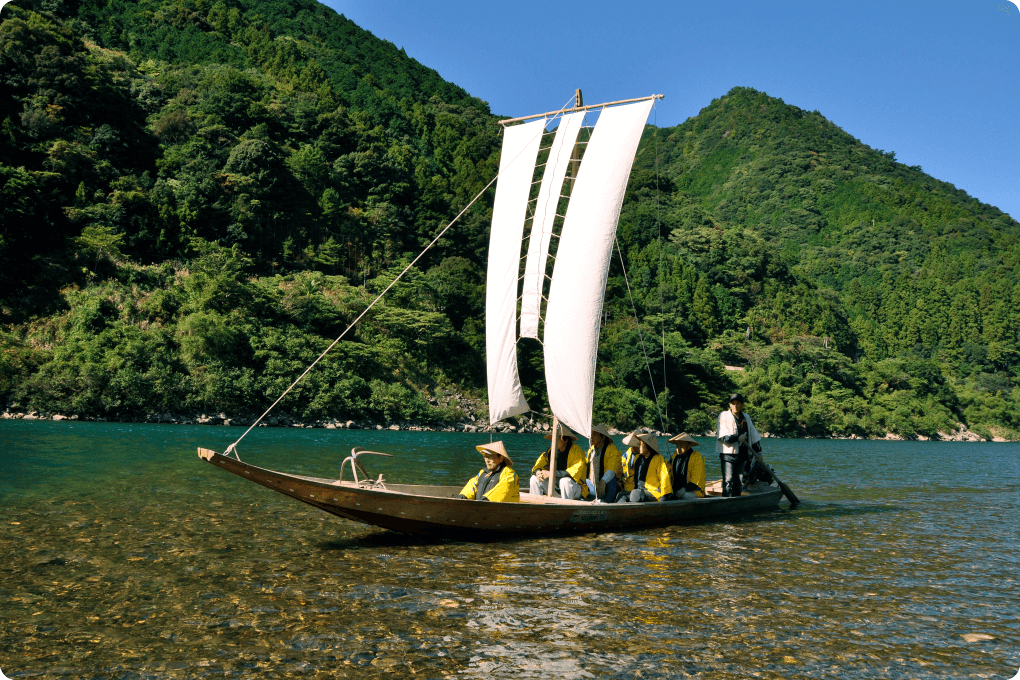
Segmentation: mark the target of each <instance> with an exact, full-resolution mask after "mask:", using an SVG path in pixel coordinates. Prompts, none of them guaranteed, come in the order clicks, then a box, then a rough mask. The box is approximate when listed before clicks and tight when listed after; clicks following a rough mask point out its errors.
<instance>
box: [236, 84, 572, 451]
mask: <svg viewBox="0 0 1020 680" xmlns="http://www.w3.org/2000/svg"><path fill="white" fill-rule="evenodd" d="M572 99H573V97H571V98H570V99H568V100H567V103H566V104H564V105H563V106H562V107H560V111H559V113H557V114H556V115H560V114H562V113H563V111H564V110H565V109H566V108H567V104H569V103H570V101H571V100H572ZM554 118H555V116H554ZM539 134H545V130H544V128H543V130H542V131H541V132H539ZM532 139H534V138H532ZM521 153H524V152H523V151H521V152H519V153H518V154H517V155H518V156H519V155H520V154H521ZM516 158H517V156H514V158H513V159H512V160H511V161H510V162H511V163H513V160H516ZM508 165H509V164H508ZM499 175H500V173H498V172H497V173H496V176H495V177H493V178H492V180H490V181H489V183H488V184H486V185H485V187H484V188H483V189H482V190H481V191H479V192H478V193H477V194H475V197H474V198H472V199H471V202H470V203H468V204H467V205H466V206H464V208H463V210H461V211H460V212H459V213H457V216H456V217H454V218H453V219H452V220H450V223H449V224H447V225H446V226H445V227H443V229H442V231H440V232H439V233H438V234H437V235H436V237H435V238H434V239H432V241H431V242H430V243H429V244H428V245H427V246H425V249H424V250H422V251H421V252H420V253H418V256H417V257H416V258H414V260H412V261H411V264H409V265H407V266H406V267H404V270H403V271H402V272H400V274H398V275H397V277H396V278H395V279H393V280H392V281H391V282H390V285H388V286H386V289H385V290H384V291H383V292H381V293H379V295H377V296H376V298H375V299H374V300H372V302H371V304H369V305H368V307H365V310H364V311H363V312H361V314H359V315H358V317H357V318H356V319H355V320H354V321H352V322H351V323H350V325H349V326H347V328H345V329H344V332H343V333H341V334H340V335H339V336H337V339H336V340H334V341H333V342H332V343H331V344H330V346H329V347H327V348H326V349H325V350H324V351H323V352H322V354H320V355H319V356H318V357H316V359H315V361H313V362H312V363H311V364H309V366H308V368H306V369H305V370H304V372H303V373H302V374H301V375H299V376H298V377H297V379H296V380H295V381H294V382H292V383H291V384H290V387H288V388H287V389H286V390H284V391H283V394H281V395H280V396H279V397H278V398H277V400H276V401H274V402H273V404H272V406H270V407H269V408H267V409H266V411H265V413H263V414H262V415H260V416H259V417H258V419H256V420H255V422H254V423H252V424H251V427H249V428H248V429H247V430H245V431H244V434H242V435H241V436H240V437H238V438H237V441H235V442H234V443H233V444H231V445H230V446H228V447H227V450H226V451H225V454H226V455H230V454H231V453H233V454H234V457H235V458H237V459H238V460H241V457H240V456H239V455H238V454H237V445H238V444H240V443H241V440H242V439H244V438H245V437H246V436H248V433H249V432H251V431H252V430H253V429H255V427H256V426H257V425H258V424H259V423H261V422H262V419H263V418H265V417H266V416H267V415H269V412H270V411H272V410H273V409H274V408H276V405H277V404H279V403H280V401H282V400H283V398H284V397H286V396H287V395H288V394H289V393H290V391H291V390H292V389H294V387H296V386H297V384H298V383H299V382H301V380H302V379H303V378H304V377H305V376H306V375H308V372H309V371H311V370H312V368H314V367H315V365H316V364H317V363H319V361H321V360H322V358H323V357H324V356H326V354H328V353H329V351H330V350H331V349H333V348H334V347H336V345H337V343H338V342H340V341H341V340H342V339H343V337H344V336H345V335H347V333H348V331H350V330H351V329H352V328H354V327H355V326H356V325H357V324H358V322H359V321H361V319H362V318H363V317H364V316H365V315H366V314H368V312H369V310H371V309H372V308H373V307H375V304H376V303H377V302H379V300H381V299H382V298H383V296H384V295H386V293H388V292H389V290H390V288H392V287H393V286H394V285H395V284H396V283H397V281H399V280H400V279H402V278H403V276H404V274H406V273H407V272H408V271H410V270H411V267H413V266H414V265H415V264H417V263H418V260H420V259H421V258H422V256H423V255H425V253H427V252H428V251H429V249H431V248H432V246H434V245H436V243H438V242H439V239H441V238H442V237H443V235H444V234H445V233H446V232H447V231H449V230H450V228H451V227H452V226H453V225H454V224H456V223H457V220H459V219H460V218H461V217H462V216H463V215H464V213H466V212H467V211H468V209H469V208H470V207H471V206H473V205H474V204H475V203H476V202H477V201H478V199H479V198H481V197H482V194H484V193H485V192H486V191H488V190H489V187H491V186H492V185H493V184H495V183H496V180H497V179H499Z"/></svg>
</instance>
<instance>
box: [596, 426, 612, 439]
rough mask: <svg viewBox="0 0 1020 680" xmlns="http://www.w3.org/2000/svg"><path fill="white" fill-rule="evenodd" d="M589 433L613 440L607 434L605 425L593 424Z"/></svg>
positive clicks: (607, 429) (607, 430)
mask: <svg viewBox="0 0 1020 680" xmlns="http://www.w3.org/2000/svg"><path fill="white" fill-rule="evenodd" d="M591 431H592V432H598V433H599V434H601V435H602V436H604V437H607V438H608V439H610V440H611V439H612V438H613V437H612V436H611V435H610V434H609V426H608V425H606V424H605V423H595V424H594V425H592V426H591Z"/></svg>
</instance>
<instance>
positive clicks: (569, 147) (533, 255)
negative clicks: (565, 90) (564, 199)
mask: <svg viewBox="0 0 1020 680" xmlns="http://www.w3.org/2000/svg"><path fill="white" fill-rule="evenodd" d="M583 122H584V112H579V113H570V114H567V115H566V116H564V117H563V120H561V121H560V125H559V127H558V128H556V138H555V139H554V140H553V143H552V148H551V149H550V150H549V160H548V161H546V165H545V171H544V172H543V173H542V187H541V188H540V189H539V191H538V201H536V203H535V219H534V221H533V222H532V225H531V237H530V238H529V239H528V260H527V263H526V264H525V265H524V288H523V291H522V293H521V337H522V338H538V318H539V314H540V313H541V310H542V287H543V286H544V284H545V266H546V260H547V258H548V256H549V240H550V238H551V237H552V229H553V222H554V221H555V220H556V207H557V205H558V204H559V202H560V191H561V189H562V187H563V178H564V177H565V176H566V174H567V167H568V166H569V165H570V154H571V153H572V152H573V150H574V143H575V142H576V141H577V133H578V131H579V130H580V129H581V124H582V123H583Z"/></svg>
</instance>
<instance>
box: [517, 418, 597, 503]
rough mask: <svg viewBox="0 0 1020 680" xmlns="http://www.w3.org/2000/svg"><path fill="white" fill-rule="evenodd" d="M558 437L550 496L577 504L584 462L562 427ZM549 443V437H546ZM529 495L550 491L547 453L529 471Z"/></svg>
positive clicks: (569, 432) (550, 436)
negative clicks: (573, 501) (553, 481)
mask: <svg viewBox="0 0 1020 680" xmlns="http://www.w3.org/2000/svg"><path fill="white" fill-rule="evenodd" d="M559 429H560V431H559V437H557V439H556V483H555V484H553V492H552V495H553V496H555V497H559V498H568V499H570V500H575V501H576V500H580V499H581V496H582V495H583V494H584V491H587V489H584V487H582V484H583V483H584V470H585V459H584V451H582V450H581V447H580V446H578V445H577V444H576V443H575V442H576V441H577V435H576V434H574V433H573V432H571V431H570V428H568V427H567V426H565V425H560V428H559ZM545 438H546V439H549V440H552V433H549V434H547V435H546V436H545ZM531 472H532V473H533V474H532V475H531V482H530V484H529V487H530V489H529V490H530V491H531V493H533V494H535V495H536V496H545V495H547V494H548V491H549V452H548V451H543V452H542V455H540V456H539V457H538V460H536V461H535V465H534V466H533V467H532V468H531Z"/></svg>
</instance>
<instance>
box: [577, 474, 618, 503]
mask: <svg viewBox="0 0 1020 680" xmlns="http://www.w3.org/2000/svg"><path fill="white" fill-rule="evenodd" d="M584 483H585V484H587V485H588V499H589V500H595V497H596V496H597V495H598V494H597V491H596V487H595V486H594V485H593V484H592V483H591V480H585V482H584ZM616 490H617V487H616V479H615V478H613V479H610V480H609V481H608V482H606V491H605V493H604V494H603V497H602V502H603V503H613V502H614V501H616Z"/></svg>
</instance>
